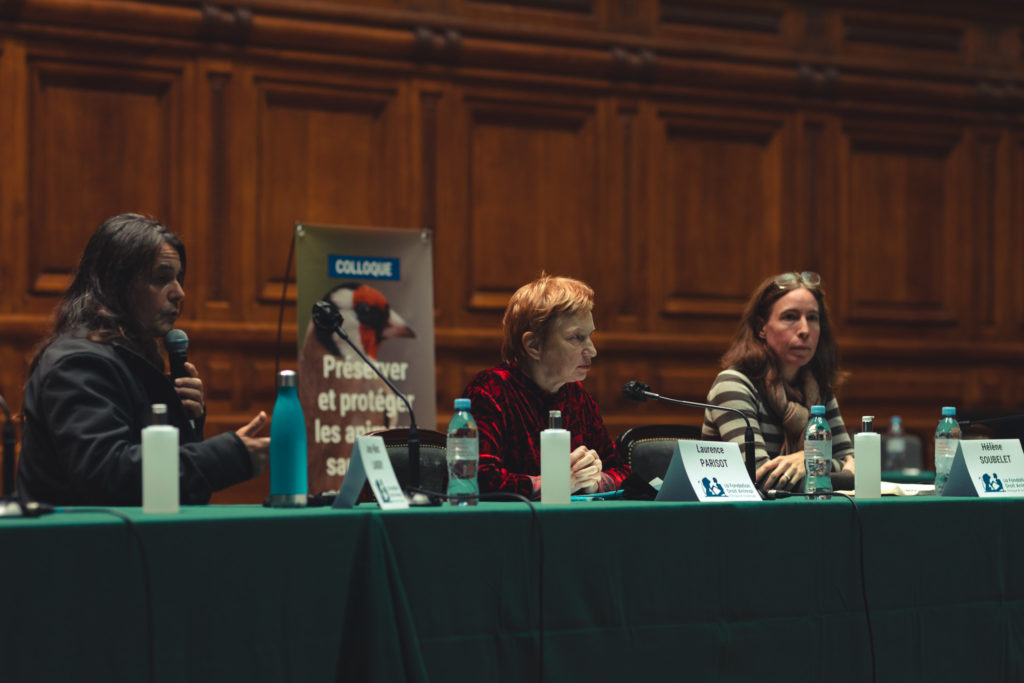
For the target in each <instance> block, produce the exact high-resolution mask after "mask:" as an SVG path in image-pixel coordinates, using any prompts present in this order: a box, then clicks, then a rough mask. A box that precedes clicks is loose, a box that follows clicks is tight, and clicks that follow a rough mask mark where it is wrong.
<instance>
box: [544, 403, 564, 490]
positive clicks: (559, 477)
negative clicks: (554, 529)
mask: <svg viewBox="0 0 1024 683" xmlns="http://www.w3.org/2000/svg"><path fill="white" fill-rule="evenodd" d="M570 447H571V443H570V438H569V432H568V431H567V430H565V429H562V411H560V410H552V411H550V412H549V413H548V428H547V429H545V430H543V431H542V432H541V433H540V502H541V503H554V504H557V503H563V504H564V503H568V502H569V498H570V496H571V494H572V491H570V490H569V487H570V475H569V473H570V467H569V452H570Z"/></svg>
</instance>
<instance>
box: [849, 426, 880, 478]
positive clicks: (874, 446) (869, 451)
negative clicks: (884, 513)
mask: <svg viewBox="0 0 1024 683" xmlns="http://www.w3.org/2000/svg"><path fill="white" fill-rule="evenodd" d="M874 419H875V418H874V416H871V415H865V416H864V417H863V418H861V428H860V433H859V434H854V436H853V466H854V470H853V488H854V494H855V495H856V496H857V498H881V497H882V435H881V434H879V433H878V432H876V431H874Z"/></svg>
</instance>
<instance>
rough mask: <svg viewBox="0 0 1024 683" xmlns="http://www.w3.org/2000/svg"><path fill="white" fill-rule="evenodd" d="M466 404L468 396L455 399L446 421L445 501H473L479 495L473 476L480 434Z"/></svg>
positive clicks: (473, 503)
mask: <svg viewBox="0 0 1024 683" xmlns="http://www.w3.org/2000/svg"><path fill="white" fill-rule="evenodd" d="M470 407H471V403H470V400H469V399H468V398H457V399H455V414H454V415H452V421H451V422H449V423H448V502H449V503H451V504H452V505H476V503H477V501H478V500H479V499H480V484H479V483H478V482H477V480H476V470H477V465H479V463H480V437H479V435H478V433H477V430H476V420H474V419H473V414H472V413H470V412H469V409H470Z"/></svg>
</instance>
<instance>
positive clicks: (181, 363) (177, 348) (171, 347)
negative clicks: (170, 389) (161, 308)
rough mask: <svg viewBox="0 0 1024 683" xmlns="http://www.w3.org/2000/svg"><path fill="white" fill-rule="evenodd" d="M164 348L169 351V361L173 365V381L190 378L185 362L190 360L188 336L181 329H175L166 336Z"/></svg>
mask: <svg viewBox="0 0 1024 683" xmlns="http://www.w3.org/2000/svg"><path fill="white" fill-rule="evenodd" d="M164 348H165V349H167V360H169V361H170V363H171V379H178V378H179V377H188V371H187V370H185V361H187V360H188V335H187V334H185V332H184V331H182V330H179V329H173V330H171V331H170V332H168V333H167V334H165V335H164Z"/></svg>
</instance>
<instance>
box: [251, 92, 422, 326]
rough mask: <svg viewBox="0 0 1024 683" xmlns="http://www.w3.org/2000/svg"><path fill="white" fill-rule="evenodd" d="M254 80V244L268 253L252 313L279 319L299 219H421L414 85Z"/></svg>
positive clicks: (370, 222) (364, 222) (409, 222)
mask: <svg viewBox="0 0 1024 683" xmlns="http://www.w3.org/2000/svg"><path fill="white" fill-rule="evenodd" d="M254 86H255V88H256V90H257V92H258V110H257V114H258V116H259V142H258V149H259V152H258V154H259V156H258V162H257V163H258V168H259V185H258V190H257V197H258V206H259V214H258V218H257V224H256V225H257V227H256V232H255V238H256V239H255V241H254V243H253V244H252V245H251V248H252V249H253V251H254V252H255V253H257V254H259V256H260V258H259V261H258V263H257V283H258V284H257V288H258V289H257V292H256V300H255V301H254V302H253V307H252V309H251V313H252V314H253V316H254V317H255V318H257V319H260V320H264V321H267V320H271V319H275V320H276V315H277V306H278V303H279V300H280V296H281V276H282V273H283V267H284V261H283V259H282V256H283V255H285V254H287V252H286V251H284V250H285V249H287V248H288V244H289V240H290V239H291V236H292V233H293V228H294V224H295V222H296V221H302V222H307V223H318V224H329V225H361V226H381V227H388V226H393V227H406V226H409V227H417V226H415V223H416V222H417V219H418V218H419V217H418V216H413V215H411V213H410V206H411V205H410V203H409V200H408V196H409V190H410V183H409V174H408V166H409V153H408V139H409V136H408V134H407V132H406V126H407V124H408V115H407V114H406V112H405V108H406V106H407V104H406V100H405V98H407V97H408V94H407V88H406V87H405V86H403V85H401V84H400V83H398V82H396V81H394V80H390V79H380V80H370V79H367V80H355V79H351V80H344V81H342V80H333V79H326V78H324V79H314V78H312V77H310V78H307V79H302V80H299V79H295V78H289V77H287V76H285V75H283V74H282V75H278V76H274V75H266V76H263V75H257V77H256V78H255V82H254ZM261 245H262V247H263V248H260V246H261ZM270 245H275V246H273V247H271V246H270Z"/></svg>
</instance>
